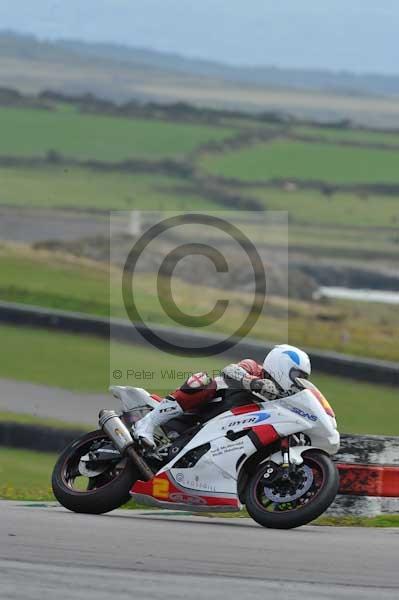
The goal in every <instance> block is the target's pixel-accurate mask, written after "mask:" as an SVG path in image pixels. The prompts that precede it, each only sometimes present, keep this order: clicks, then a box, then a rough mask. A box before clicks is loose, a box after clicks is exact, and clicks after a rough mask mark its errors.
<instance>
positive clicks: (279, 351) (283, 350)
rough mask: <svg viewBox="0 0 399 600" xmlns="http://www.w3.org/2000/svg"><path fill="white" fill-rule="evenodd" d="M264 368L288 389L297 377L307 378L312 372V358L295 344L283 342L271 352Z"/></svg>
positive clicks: (281, 386)
mask: <svg viewBox="0 0 399 600" xmlns="http://www.w3.org/2000/svg"><path fill="white" fill-rule="evenodd" d="M263 369H264V370H265V372H266V373H267V374H268V375H270V377H271V378H272V379H273V380H274V381H275V383H277V384H278V385H279V386H280V388H281V389H283V390H284V391H288V390H289V389H290V388H291V387H292V384H293V383H294V380H295V378H296V377H302V378H304V379H307V378H308V377H309V375H310V372H311V366H310V358H309V356H308V355H307V354H306V352H303V350H300V349H299V348H295V346H289V345H288V344H281V345H280V346H275V347H274V348H273V350H271V351H270V352H269V354H268V355H267V356H266V358H265V360H264V362H263Z"/></svg>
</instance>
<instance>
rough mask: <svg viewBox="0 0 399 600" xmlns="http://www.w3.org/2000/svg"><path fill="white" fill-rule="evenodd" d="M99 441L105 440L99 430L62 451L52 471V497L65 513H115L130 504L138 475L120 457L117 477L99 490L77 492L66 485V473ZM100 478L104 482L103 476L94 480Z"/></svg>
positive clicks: (127, 462)
mask: <svg viewBox="0 0 399 600" xmlns="http://www.w3.org/2000/svg"><path fill="white" fill-rule="evenodd" d="M102 439H104V440H105V439H107V440H108V438H107V436H106V435H105V433H104V431H102V430H98V431H92V432H90V433H87V434H86V435H84V436H82V437H81V438H79V439H77V440H75V441H74V442H72V443H71V444H70V445H69V446H67V447H66V448H65V450H64V451H63V452H62V454H61V456H60V457H59V459H58V461H57V463H56V465H55V467H54V470H53V475H52V480H51V483H52V488H53V492H54V496H55V497H56V498H57V500H58V502H59V503H60V504H62V506H64V507H65V508H67V509H68V510H71V511H73V512H77V513H88V514H93V515H99V514H102V513H106V512H110V511H111V510H115V509H116V508H119V507H120V506H122V505H123V504H125V503H126V502H127V501H128V500H130V494H129V492H130V489H131V487H132V485H133V483H134V482H135V481H136V480H137V479H138V474H137V471H136V469H135V467H134V465H133V464H132V463H131V462H130V461H129V460H127V459H122V457H121V463H120V467H118V474H117V476H115V478H113V479H110V480H109V481H105V483H102V484H101V486H100V487H98V488H94V489H87V490H76V489H73V488H72V487H71V486H70V485H68V481H67V478H66V472H67V469H68V468H69V466H70V465H71V464H72V463H76V461H77V460H78V459H79V458H80V456H83V454H85V452H87V448H89V447H90V445H91V444H93V443H94V442H96V441H101V440H102ZM108 441H109V440H108ZM123 461H124V462H123ZM105 475H106V474H105ZM99 478H102V481H104V474H102V475H99V476H98V478H97V480H99Z"/></svg>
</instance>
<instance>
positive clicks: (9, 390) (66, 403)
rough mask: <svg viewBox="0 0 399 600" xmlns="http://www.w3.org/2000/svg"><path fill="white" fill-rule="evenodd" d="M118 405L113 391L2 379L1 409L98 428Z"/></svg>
mask: <svg viewBox="0 0 399 600" xmlns="http://www.w3.org/2000/svg"><path fill="white" fill-rule="evenodd" d="M115 407H116V408H119V406H118V401H117V400H115V398H113V397H112V396H111V394H87V393H84V392H70V391H68V390H62V389H60V388H54V387H49V386H46V385H37V384H34V383H25V382H22V381H14V380H12V379H0V411H10V412H14V413H22V414H27V415H34V416H36V417H41V418H48V419H59V420H60V421H67V422H70V423H84V424H85V425H92V426H93V429H97V420H98V412H99V410H100V409H102V408H115ZM0 600H1V599H0Z"/></svg>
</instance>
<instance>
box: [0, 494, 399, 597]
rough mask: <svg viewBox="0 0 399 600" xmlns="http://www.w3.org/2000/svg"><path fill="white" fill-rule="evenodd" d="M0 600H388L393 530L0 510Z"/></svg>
mask: <svg viewBox="0 0 399 600" xmlns="http://www.w3.org/2000/svg"><path fill="white" fill-rule="evenodd" d="M0 513H1V516H2V518H1V519H0V597H1V599H2V600H16V599H17V600H43V599H45V598H51V599H58V598H60V599H65V598H67V599H68V600H82V599H84V600H109V599H110V598H117V599H118V600H132V599H143V600H172V599H173V600H187V599H188V600H210V599H211V600H226V599H229V600H242V599H244V598H245V600H259V599H260V598H273V599H274V600H298V598H306V599H307V600H327V599H328V600H338V599H342V600H344V599H345V600H349V599H351V600H375V599H376V598H378V600H393V598H397V597H398V595H399V570H398V565H397V561H398V552H397V549H398V542H399V530H394V529H360V528H359V529H355V528H332V527H316V526H307V527H302V528H300V529H295V530H291V531H277V530H266V529H262V528H261V527H260V526H258V525H256V524H255V523H254V522H253V521H251V520H249V519H224V520H222V519H211V518H206V517H190V516H181V515H180V514H179V513H177V514H176V513H167V512H164V511H162V512H158V511H124V510H119V511H114V512H113V513H110V514H109V515H106V516H87V515H77V514H73V513H70V512H68V511H66V510H64V509H62V508H58V507H46V506H43V505H42V506H41V505H40V504H39V505H38V506H36V507H32V506H29V505H27V503H24V502H0Z"/></svg>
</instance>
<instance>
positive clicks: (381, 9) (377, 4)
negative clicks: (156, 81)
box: [0, 0, 399, 74]
mask: <svg viewBox="0 0 399 600" xmlns="http://www.w3.org/2000/svg"><path fill="white" fill-rule="evenodd" d="M0 29H1V30H5V29H11V30H14V31H18V32H23V33H33V34H35V35H37V36H38V37H40V38H44V39H56V38H67V39H81V40H85V41H107V42H116V43H119V44H128V45H130V46H135V47H142V48H151V49H154V50H160V51H166V52H173V53H177V54H181V55H185V56H190V57H198V58H205V59H210V60H216V61H219V62H227V63H230V64H239V65H274V66H279V67H296V68H322V69H330V70H335V71H339V70H347V71H355V72H380V73H394V74H399V60H398V59H399V44H398V31H399V0H12V1H10V0H0Z"/></svg>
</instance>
